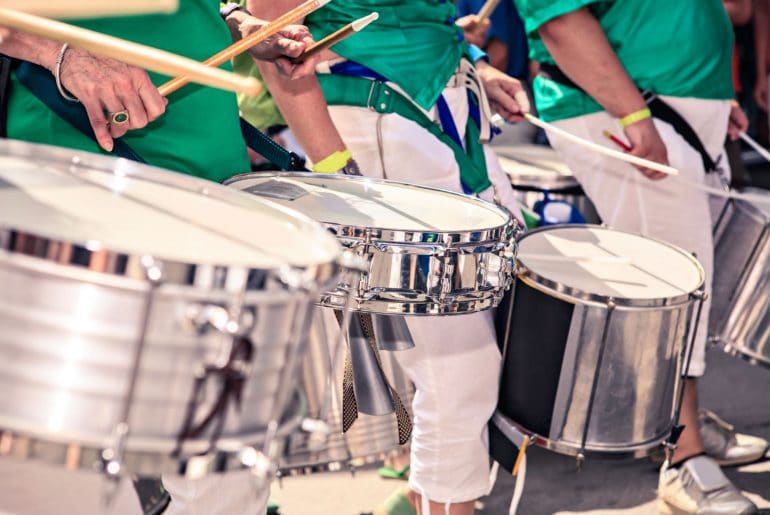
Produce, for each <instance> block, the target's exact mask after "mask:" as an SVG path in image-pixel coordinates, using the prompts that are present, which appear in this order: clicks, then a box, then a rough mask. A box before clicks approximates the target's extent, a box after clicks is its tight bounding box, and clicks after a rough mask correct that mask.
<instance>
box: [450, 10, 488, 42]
mask: <svg viewBox="0 0 770 515" xmlns="http://www.w3.org/2000/svg"><path fill="white" fill-rule="evenodd" d="M455 24H457V26H458V27H460V28H461V29H463V36H464V37H465V41H467V42H468V43H469V44H471V45H476V46H477V47H479V48H482V47H484V45H485V44H486V41H487V32H488V31H489V27H490V23H489V19H488V18H487V19H485V20H483V21H481V20H479V17H478V16H477V15H475V14H469V15H467V16H463V17H462V18H458V19H457V21H455Z"/></svg>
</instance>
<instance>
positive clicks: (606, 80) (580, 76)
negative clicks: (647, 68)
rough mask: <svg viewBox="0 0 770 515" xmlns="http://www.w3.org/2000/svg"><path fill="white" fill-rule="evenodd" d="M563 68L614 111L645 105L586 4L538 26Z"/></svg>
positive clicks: (618, 113)
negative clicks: (584, 6)
mask: <svg viewBox="0 0 770 515" xmlns="http://www.w3.org/2000/svg"><path fill="white" fill-rule="evenodd" d="M538 33H539V34H540V37H541V38H542V39H543V42H544V43H545V45H546V47H547V48H548V51H549V52H550V54H551V55H552V56H553V58H554V60H555V61H556V64H557V65H558V66H559V68H561V70H562V71H563V72H564V73H565V74H566V75H567V76H568V77H569V78H570V79H572V81H574V82H575V84H577V85H578V86H580V87H581V88H583V90H585V91H586V92H587V93H588V94H589V95H591V97H592V98H594V99H595V100H596V101H597V102H599V104H601V105H602V107H604V109H605V110H606V111H607V112H608V113H610V114H611V115H613V116H615V117H618V118H622V117H623V116H626V115H628V114H630V113H633V112H636V111H639V110H640V109H644V107H645V106H646V104H645V102H644V99H643V98H642V95H641V94H640V93H639V90H638V89H637V87H636V85H635V84H634V83H633V81H632V80H631V78H630V77H629V76H628V73H627V72H626V70H625V68H623V65H622V64H621V63H620V60H618V57H617V55H615V51H614V50H613V49H612V47H611V46H610V44H609V41H607V37H606V35H605V34H604V31H603V30H602V28H601V26H600V25H599V22H598V21H597V20H596V18H595V17H594V16H593V15H592V14H591V13H590V12H589V11H588V10H587V9H585V8H583V9H580V10H578V11H574V12H571V13H569V14H566V15H564V16H561V17H559V18H556V19H554V20H551V21H549V22H548V23H545V24H543V25H542V26H541V27H540V29H538Z"/></svg>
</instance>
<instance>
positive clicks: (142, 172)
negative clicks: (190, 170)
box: [0, 140, 342, 276]
mask: <svg viewBox="0 0 770 515" xmlns="http://www.w3.org/2000/svg"><path fill="white" fill-rule="evenodd" d="M0 154H2V155H3V156H8V157H19V158H25V159H33V158H34V160H35V162H39V163H41V164H42V163H45V162H53V163H55V164H58V165H62V164H63V163H66V162H70V166H71V167H73V168H83V169H89V170H93V171H99V172H103V173H110V174H112V175H115V173H116V172H117V171H118V168H119V173H120V174H121V175H123V176H128V177H135V178H138V179H141V180H143V181H145V182H147V183H152V184H158V185H161V186H165V187H174V188H178V189H180V190H184V191H186V192H194V193H197V194H199V195H202V196H206V197H209V198H214V199H217V200H221V201H222V202H227V203H228V204H231V205H235V206H239V207H242V208H244V209H249V208H250V207H253V206H254V195H249V194H247V193H244V192H241V191H238V190H237V189H235V188H225V187H223V186H222V185H220V184H217V183H214V182H211V181H207V180H204V179H199V178H196V177H192V176H187V175H183V174H180V173H175V172H172V171H169V170H164V169H162V168H158V167H154V166H149V165H144V164H140V163H136V162H134V161H129V160H127V159H123V158H114V157H109V156H101V155H98V154H92V153H89V152H83V151H75V150H71V149H65V148H60V147H55V146H51V145H40V144H34V143H26V142H22V141H12V140H3V141H0ZM260 202H264V203H265V204H268V205H269V206H270V208H271V209H274V210H275V211H279V212H281V213H282V214H284V215H286V216H287V217H288V218H291V219H293V220H294V221H296V222H299V223H302V224H303V225H305V226H306V227H307V228H308V229H310V228H313V226H316V227H317V226H318V225H319V224H318V222H316V221H314V220H312V219H311V218H309V217H308V216H306V215H304V214H302V213H300V212H298V211H295V210H292V209H289V208H287V207H285V206H282V205H280V204H278V203H276V202H272V201H270V200H269V199H262V198H260ZM314 231H315V232H316V233H317V234H318V235H319V236H320V235H322V234H323V237H324V238H325V237H326V236H327V235H325V234H324V231H320V230H315V229H314ZM18 237H24V238H25V243H27V248H28V249H33V250H30V251H28V252H19V251H17V250H15V249H14V248H12V242H13V241H14V240H15V239H16V238H18ZM62 247H66V248H70V249H72V252H71V253H72V254H74V253H75V252H77V254H78V260H77V262H70V263H65V264H69V265H80V264H81V262H85V263H86V264H85V265H83V266H86V267H87V266H88V264H87V263H90V262H91V260H92V259H94V258H96V259H99V261H100V262H101V261H106V262H107V263H108V266H107V267H106V269H105V270H104V271H103V273H106V274H110V275H119V276H125V275H127V274H126V273H125V270H121V268H122V267H123V266H124V264H125V262H126V261H128V260H134V261H137V260H141V259H143V258H145V257H147V254H140V253H132V252H128V251H117V250H113V249H109V248H104V247H103V246H102V245H101V244H99V242H84V241H72V240H63V239H59V238H57V237H55V236H50V235H46V234H40V233H36V232H34V231H27V230H18V229H17V228H15V227H11V226H8V225H5V224H0V250H5V251H7V252H9V253H16V254H25V255H28V256H33V257H35V258H39V259H43V260H48V261H55V262H58V263H60V264H62V261H61V259H62V257H63V256H62V255H61V254H58V255H54V256H50V255H49V254H56V250H57V249H61V248H62ZM341 252H342V251H341V249H339V250H338V251H337V252H336V253H335V254H334V255H330V256H328V261H320V262H318V263H311V264H302V265H296V264H289V267H290V268H292V269H294V270H299V271H306V270H307V271H310V273H312V270H313V269H317V270H318V271H319V272H320V275H321V276H325V275H328V273H329V270H330V269H331V270H334V269H335V268H336V264H335V262H336V261H339V259H340V256H341ZM151 257H155V256H151ZM273 257H274V258H275V259H276V260H278V261H285V260H284V259H283V258H282V256H273ZM156 261H158V262H161V263H162V265H163V267H164V268H168V267H174V268H178V269H180V271H181V272H182V274H181V275H184V274H186V273H187V272H190V273H191V272H194V271H195V269H196V268H198V267H211V268H223V269H230V268H239V269H247V270H248V271H256V272H270V271H273V270H275V271H278V270H279V269H282V268H284V266H283V265H282V266H280V267H276V268H268V269H260V268H252V267H248V266H245V265H233V264H227V263H196V262H187V261H177V260H171V259H163V258H157V259H156ZM329 267H331V268H329ZM335 273H336V272H335ZM129 276H130V275H129Z"/></svg>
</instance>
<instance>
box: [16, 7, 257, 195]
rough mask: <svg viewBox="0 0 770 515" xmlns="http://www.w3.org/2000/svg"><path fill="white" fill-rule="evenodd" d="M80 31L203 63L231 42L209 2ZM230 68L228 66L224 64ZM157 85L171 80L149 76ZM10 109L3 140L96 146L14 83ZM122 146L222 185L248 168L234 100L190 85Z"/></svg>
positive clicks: (89, 22)
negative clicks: (7, 138)
mask: <svg viewBox="0 0 770 515" xmlns="http://www.w3.org/2000/svg"><path fill="white" fill-rule="evenodd" d="M76 24H77V25H78V26H81V27H84V28H87V29H91V30H95V31H98V32H102V33H105V34H109V35H112V36H116V37H119V38H124V39H128V40H131V41H135V42H137V43H141V44H145V45H150V46H154V47H157V48H161V49H163V50H168V51H170V52H174V53H177V54H181V55H184V56H186V57H189V58H191V59H195V60H197V61H203V60H205V59H206V58H208V57H210V56H211V55H213V54H215V53H216V52H218V51H220V50H221V49H222V48H224V47H226V46H227V45H229V44H231V43H232V39H231V37H230V32H229V31H228V30H227V27H226V26H225V24H224V23H223V22H222V20H221V19H220V17H219V13H218V11H217V3H216V2H210V1H207V0H187V1H185V2H180V6H179V11H178V12H177V13H175V14H172V15H145V16H132V17H124V18H109V19H98V20H86V21H78V22H76ZM228 66H229V65H228ZM150 78H151V79H152V81H153V83H155V84H156V85H158V86H159V85H161V84H163V83H164V82H166V81H167V80H168V79H169V77H165V76H162V75H158V74H155V73H150ZM11 88H12V89H11V96H10V99H9V106H8V137H9V138H14V139H21V140H26V141H32V142H37V143H47V144H50V145H57V146H63V147H70V148H75V149H80V150H86V151H90V152H100V151H101V150H100V148H99V146H98V145H97V144H96V142H94V141H93V140H91V139H90V138H88V137H87V136H85V135H83V134H82V133H80V132H79V131H78V130H77V129H75V128H73V127H72V126H71V125H70V124H69V123H68V122H66V121H64V120H63V119H62V118H60V117H59V116H57V115H56V114H54V113H53V112H52V111H50V110H49V109H48V107H46V106H45V104H43V103H42V102H41V101H40V100H38V99H37V97H36V96H34V95H33V94H32V93H31V92H30V91H29V90H27V89H26V88H25V87H24V86H23V85H22V84H20V83H19V82H18V81H17V80H16V79H14V81H13V83H12V85H11ZM123 140H124V141H125V142H126V143H127V144H128V145H129V146H130V147H131V148H132V149H133V150H134V151H136V153H137V154H139V155H140V156H141V157H142V158H143V159H144V160H146V161H147V162H148V163H149V164H152V165H155V166H160V167H164V168H168V169H171V170H175V171H179V172H183V173H187V174H191V175H197V176H199V177H204V178H206V179H210V180H214V181H221V180H223V179H225V178H227V177H230V176H232V175H234V174H236V173H240V172H244V171H247V170H248V169H249V161H248V157H247V154H246V146H245V143H244V141H243V137H242V135H241V131H240V125H239V119H238V106H237V104H236V99H235V95H234V94H232V93H228V92H225V91H222V90H218V89H213V88H207V87H203V86H199V85H197V84H189V85H187V86H185V87H183V88H182V89H180V90H178V91H176V92H175V93H173V94H171V95H170V96H169V104H168V107H167V108H166V113H165V114H164V115H163V116H161V117H160V118H158V119H157V120H156V121H154V122H153V123H151V124H150V125H149V126H147V127H146V128H144V129H141V130H135V131H129V132H128V134H126V135H125V136H124V137H123Z"/></svg>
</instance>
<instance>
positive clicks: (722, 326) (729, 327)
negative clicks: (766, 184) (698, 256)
mask: <svg viewBox="0 0 770 515" xmlns="http://www.w3.org/2000/svg"><path fill="white" fill-rule="evenodd" d="M750 193H752V194H753V195H756V196H760V197H761V196H764V197H765V198H766V200H765V201H764V202H762V201H761V199H760V201H752V202H748V201H746V200H735V199H731V200H730V201H729V202H728V203H727V204H726V205H725V208H724V210H723V211H722V213H721V216H720V217H719V218H718V220H717V223H716V226H715V229H714V242H715V248H714V279H713V286H712V290H713V293H712V296H711V318H710V319H709V333H710V335H711V338H712V339H713V340H716V341H718V342H721V343H722V344H723V345H724V346H725V348H726V350H728V351H729V352H731V353H733V354H736V355H739V356H741V357H743V358H746V359H748V360H749V361H751V362H753V363H758V364H761V365H764V366H766V367H770V192H767V191H764V190H751V191H750Z"/></svg>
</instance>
